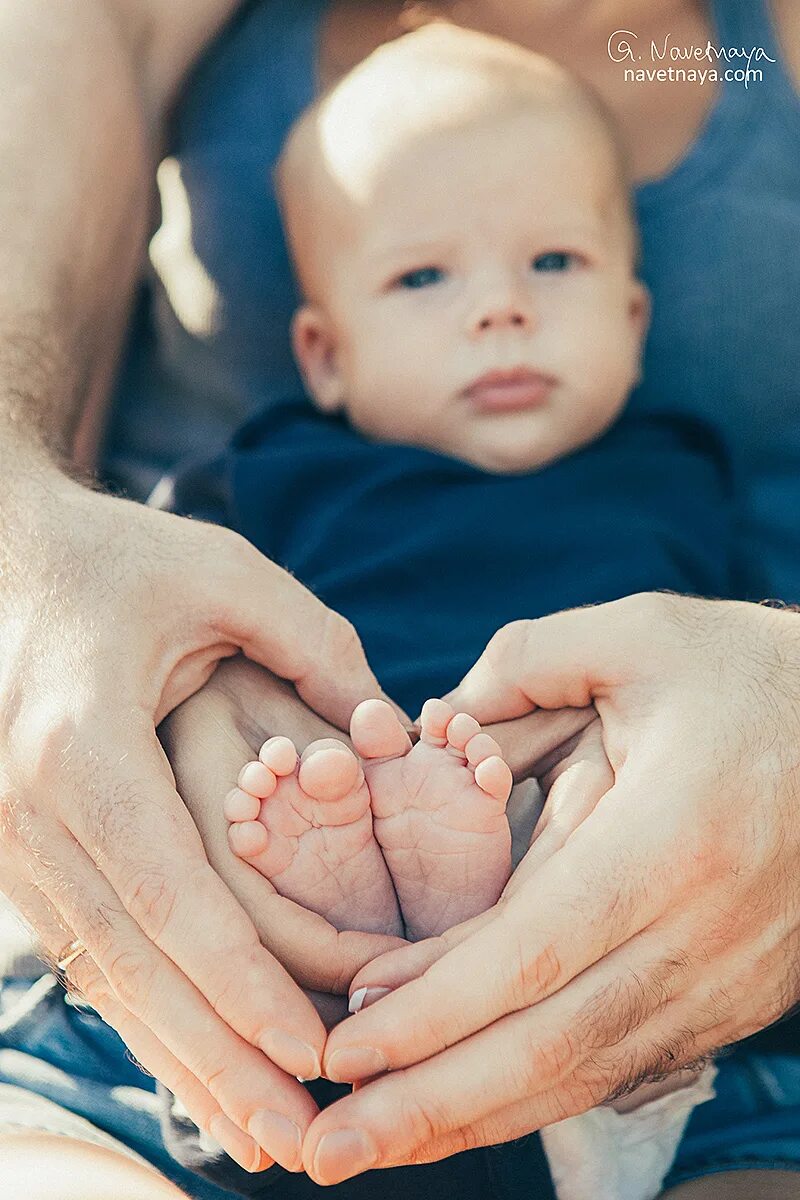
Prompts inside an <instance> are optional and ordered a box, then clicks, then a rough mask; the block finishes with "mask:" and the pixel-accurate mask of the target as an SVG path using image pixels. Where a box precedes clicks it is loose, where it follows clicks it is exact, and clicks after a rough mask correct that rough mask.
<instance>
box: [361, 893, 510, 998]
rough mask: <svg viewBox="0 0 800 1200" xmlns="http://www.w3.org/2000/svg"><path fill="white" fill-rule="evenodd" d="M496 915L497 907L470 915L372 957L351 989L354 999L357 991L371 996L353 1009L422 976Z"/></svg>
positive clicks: (364, 996) (367, 996) (366, 996)
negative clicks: (440, 929) (438, 931)
mask: <svg viewBox="0 0 800 1200" xmlns="http://www.w3.org/2000/svg"><path fill="white" fill-rule="evenodd" d="M494 916H495V913H494V910H493V909H489V910H488V911H487V912H485V913H481V914H480V915H479V916H477V917H470V919H469V920H468V921H464V922H462V924H461V925H453V926H452V928H450V929H448V930H446V931H445V933H442V934H439V935H437V936H436V937H431V938H425V939H424V940H423V941H421V942H412V943H409V942H404V943H403V944H402V945H401V946H398V947H396V948H393V949H391V950H388V951H387V952H386V953H385V954H381V955H379V956H378V957H376V958H374V959H372V960H371V961H370V962H368V963H367V964H366V965H365V966H364V967H362V969H361V970H359V971H358V972H357V973H356V974H355V975H353V977H352V982H351V984H350V989H349V991H350V1000H351V1002H352V1001H353V999H354V998H355V997H356V995H357V993H361V992H363V993H369V995H367V994H365V995H363V996H362V997H361V999H360V1001H358V1000H357V1001H356V1005H355V1007H353V1006H352V1005H351V1008H350V1012H351V1013H353V1012H360V1011H361V1010H362V1009H363V1008H369V1006H370V1004H372V1003H374V1002H375V1000H377V999H378V998H379V997H378V996H376V995H374V992H375V990H376V989H377V990H379V991H381V992H382V993H383V994H385V993H386V992H389V991H393V990H394V989H395V988H399V987H401V986H402V985H403V984H404V983H408V982H409V980H411V979H417V978H419V976H421V975H423V974H424V973H425V971H427V970H428V968H429V967H431V966H433V964H434V963H435V962H437V961H438V959H440V958H441V957H442V956H443V955H444V954H446V953H447V951H448V950H450V949H451V948H452V947H453V946H457V945H458V944H459V942H463V941H465V940H466V939H467V938H468V937H470V935H471V934H473V933H476V932H477V931H478V930H479V929H482V928H483V927H484V926H485V925H488V924H489V923H490V922H491V921H492V920H494Z"/></svg>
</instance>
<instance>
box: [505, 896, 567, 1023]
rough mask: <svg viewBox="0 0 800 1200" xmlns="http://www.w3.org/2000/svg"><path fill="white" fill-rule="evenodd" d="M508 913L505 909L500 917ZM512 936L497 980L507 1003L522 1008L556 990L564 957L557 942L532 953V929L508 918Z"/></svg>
mask: <svg viewBox="0 0 800 1200" xmlns="http://www.w3.org/2000/svg"><path fill="white" fill-rule="evenodd" d="M507 914H508V909H505V910H502V912H501V914H500V917H499V918H498V919H499V920H501V921H502V920H503V919H504V917H506V916H507ZM506 924H507V926H508V929H509V936H508V940H507V943H506V950H505V952H504V953H503V955H502V968H501V969H500V970H499V971H498V974H497V979H498V984H499V986H500V989H501V993H502V995H503V996H504V997H505V999H506V1006H507V1008H510V1009H511V1010H514V1011H518V1010H520V1009H523V1008H527V1007H528V1006H529V1005H530V1004H533V1003H534V1002H535V1001H536V1000H539V999H542V998H544V997H545V996H547V995H549V994H550V993H551V992H553V991H554V990H555V988H556V986H557V985H558V983H559V980H560V979H561V977H562V967H561V959H560V958H559V955H558V951H557V950H556V947H555V944H554V943H553V942H548V943H546V945H545V946H543V947H541V948H540V949H536V950H535V951H534V952H533V953H531V948H530V946H529V945H528V944H527V943H528V942H529V940H530V931H529V930H526V929H525V928H520V927H519V926H518V925H517V923H516V922H515V921H513V920H507V921H506Z"/></svg>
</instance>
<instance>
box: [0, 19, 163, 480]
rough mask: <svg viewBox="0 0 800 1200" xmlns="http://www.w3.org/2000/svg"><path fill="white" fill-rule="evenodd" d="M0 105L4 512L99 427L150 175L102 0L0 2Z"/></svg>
mask: <svg viewBox="0 0 800 1200" xmlns="http://www.w3.org/2000/svg"><path fill="white" fill-rule="evenodd" d="M0 96H2V99H3V102H2V104H1V105H0V161H2V163H3V170H2V173H0V278H2V281H3V286H2V289H0V460H1V461H0V479H2V480H4V482H3V483H0V487H2V489H3V490H4V491H5V492H6V496H4V497H3V499H5V500H8V501H9V502H10V499H11V496H13V495H14V494H16V492H17V483H21V482H22V481H23V480H27V484H28V485H30V483H31V482H32V478H33V477H35V476H38V475H40V474H42V473H48V472H49V465H50V464H51V463H52V464H57V463H59V462H67V461H69V460H70V459H72V458H73V456H74V452H75V448H76V442H80V441H81V440H83V441H84V443H86V441H87V436H86V429H87V426H88V425H90V424H92V425H94V426H97V425H98V424H99V420H98V415H99V414H98V411H97V410H99V409H101V408H102V404H103V402H104V398H105V394H106V393H107V390H108V383H109V380H110V376H111V373H112V371H113V365H114V362H115V359H116V355H117V353H118V349H119V344H120V340H121V336H122V330H123V327H124V323H125V316H126V314H127V311H128V307H129V303H130V297H131V293H132V290H133V285H134V281H135V279H136V275H137V272H138V269H139V264H140V262H141V259H142V251H143V244H144V238H145V233H146V229H147V222H148V213H149V203H148V196H149V187H150V181H151V179H152V174H153V172H152V162H151V159H152V151H151V150H150V148H149V143H150V137H149V132H150V131H149V130H148V128H147V115H146V106H145V102H144V99H143V96H142V81H141V79H140V78H139V76H138V74H137V46H136V43H135V38H134V37H133V36H131V34H130V30H129V29H126V28H125V27H124V26H123V25H122V23H121V22H120V21H118V19H117V18H116V16H115V10H114V9H113V7H112V5H110V4H107V3H104V2H102V0H59V3H58V4H53V3H52V0H4V3H3V5H2V6H0ZM92 410H94V411H92Z"/></svg>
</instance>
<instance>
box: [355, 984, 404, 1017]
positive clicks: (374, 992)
mask: <svg viewBox="0 0 800 1200" xmlns="http://www.w3.org/2000/svg"><path fill="white" fill-rule="evenodd" d="M392 990H393V989H392V988H387V987H361V988H356V990H355V991H354V992H353V994H352V996H351V997H350V1003H349V1004H348V1005H347V1008H348V1010H349V1011H350V1012H351V1013H357V1012H361V1010H362V1008H369V1006H370V1004H374V1003H375V1001H376V1000H380V998H381V996H388V995H389V993H390V992H391V991H392Z"/></svg>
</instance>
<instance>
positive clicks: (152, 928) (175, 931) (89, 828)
mask: <svg viewBox="0 0 800 1200" xmlns="http://www.w3.org/2000/svg"><path fill="white" fill-rule="evenodd" d="M115 724H116V725H118V726H127V729H128V738H129V741H128V745H127V746H126V747H125V748H124V750H123V751H121V752H120V754H119V756H118V758H117V760H116V761H113V760H110V759H105V761H100V760H99V751H98V750H97V749H96V748H93V749H92V750H90V751H85V752H84V754H85V757H84V755H82V754H81V752H80V748H78V747H73V748H71V752H70V754H69V756H62V757H61V761H60V763H59V771H58V785H59V793H58V794H59V809H60V813H61V816H62V819H63V820H64V823H65V825H66V827H67V828H68V829H69V830H70V832H71V833H72V834H73V836H74V837H75V839H76V840H77V841H78V842H79V843H80V844H81V845H82V846H84V847H85V848H86V849H87V852H88V853H89V855H90V857H91V858H92V859H93V860H94V861H95V862H96V863H97V866H98V867H99V868H100V870H101V871H102V872H103V874H104V876H105V877H106V879H107V880H108V882H109V884H110V885H111V887H112V888H113V891H114V892H115V893H116V895H117V896H118V897H119V898H120V900H121V901H122V905H123V907H124V908H125V910H126V911H127V912H128V913H130V915H131V917H133V919H134V920H135V921H136V922H137V924H138V925H139V927H140V928H141V930H142V932H143V933H144V934H145V935H146V937H147V938H148V939H150V941H152V942H153V944H154V945H155V946H157V947H158V948H159V950H161V951H162V952H163V955H164V956H165V958H163V959H161V960H160V961H159V965H158V967H157V968H155V973H156V978H158V977H159V972H160V971H161V969H163V968H164V967H165V965H166V960H171V961H172V962H173V963H174V964H176V965H177V966H178V968H179V969H180V971H181V972H183V974H184V975H185V976H186V978H187V979H188V980H190V981H191V982H192V983H193V984H194V985H195V986H196V987H197V988H198V990H199V991H200V992H201V993H202V994H203V995H204V996H205V997H206V998H207V1000H208V1002H209V1004H210V1005H211V1007H212V1008H213V1009H214V1011H215V1012H217V1013H218V1014H219V1016H220V1017H221V1018H222V1019H223V1021H224V1022H226V1023H227V1024H228V1025H229V1026H230V1028H231V1029H232V1030H235V1031H236V1033H238V1034H239V1035H240V1036H241V1037H242V1038H244V1039H245V1040H246V1041H247V1042H249V1043H250V1044H251V1045H252V1046H257V1047H259V1049H260V1050H261V1051H262V1052H263V1053H264V1054H266V1055H268V1056H269V1057H270V1058H271V1059H272V1060H273V1062H276V1063H277V1064H278V1065H279V1066H281V1067H283V1068H284V1069H285V1070H286V1071H287V1072H289V1073H290V1074H291V1075H302V1076H303V1077H304V1078H313V1077H314V1076H315V1073H316V1072H317V1071H318V1065H319V1055H320V1052H321V1049H322V1046H323V1044H324V1029H323V1026H322V1023H321V1021H320V1020H319V1018H318V1016H317V1014H316V1012H315V1011H314V1008H313V1006H312V1005H311V1004H310V1002H309V1001H308V1000H307V999H306V997H305V996H303V994H302V992H301V991H300V989H299V988H298V987H297V985H296V984H295V983H294V981H293V980H292V979H291V977H290V976H289V974H288V972H287V971H286V970H285V969H284V968H283V967H282V966H281V965H280V964H279V963H277V962H276V961H275V960H274V959H273V958H272V956H271V955H269V954H268V953H267V952H266V951H265V950H264V948H263V947H262V946H261V944H260V942H259V940H258V936H257V934H256V931H255V928H254V926H253V924H252V922H251V921H250V920H249V918H248V917H247V915H246V914H245V912H244V911H243V909H242V908H241V907H240V906H239V904H238V903H237V902H236V900H235V899H234V897H233V896H232V895H231V893H230V891H229V890H228V888H226V887H225V885H224V884H223V882H222V880H221V879H220V878H219V876H218V875H217V874H216V872H215V871H214V870H213V868H212V867H211V865H210V863H209V862H208V858H207V856H206V854H205V852H204V849H203V845H202V842H201V840H200V837H199V834H198V832H197V829H196V827H195V825H194V823H193V822H192V820H191V817H190V816H189V814H188V812H187V811H186V808H185V807H184V805H183V804H182V803H181V801H180V799H179V797H178V796H177V794H176V792H175V790H174V786H173V783H172V778H171V772H170V770H169V766H168V764H167V761H166V758H165V757H164V753H163V751H162V749H161V747H160V746H159V744H158V742H157V740H156V738H155V734H154V732H153V730H152V725H150V724H149V721H148V718H147V716H146V714H134V715H133V716H129V717H128V719H127V721H123V720H122V719H121V718H120V719H118V720H117V721H116V722H115ZM96 728H97V729H98V738H97V746H110V745H114V737H113V735H112V734H111V732H110V731H109V730H107V729H106V728H104V726H103V724H102V722H101V720H100V716H99V714H98V719H97V722H96ZM87 761H88V762H90V763H92V770H91V772H90V773H89V778H86V776H85V773H84V772H85V763H86V762H87ZM220 804H221V799H220ZM90 886H91V885H90ZM91 890H92V891H93V890H94V889H93V888H92V889H91ZM89 894H90V896H91V891H90V893H89ZM70 924H72V922H71V921H70ZM84 940H86V939H85V938H84ZM222 946H224V947H225V953H224V954H222V953H220V947H222ZM112 949H113V948H112Z"/></svg>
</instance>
